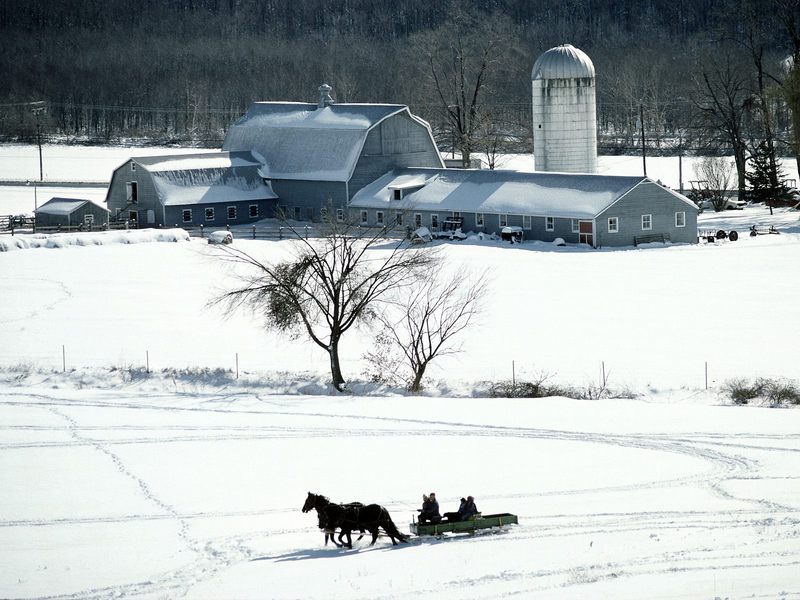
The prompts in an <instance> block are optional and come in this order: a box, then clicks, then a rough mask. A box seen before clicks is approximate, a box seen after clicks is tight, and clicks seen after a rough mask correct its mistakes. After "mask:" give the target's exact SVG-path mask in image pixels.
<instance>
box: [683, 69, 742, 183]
mask: <svg viewBox="0 0 800 600" xmlns="http://www.w3.org/2000/svg"><path fill="white" fill-rule="evenodd" d="M748 84H749V81H748V79H747V77H746V76H745V75H742V71H741V70H740V69H739V68H738V67H736V66H734V65H733V64H732V63H731V61H730V60H727V59H726V62H725V63H724V64H716V63H715V64H713V65H712V66H710V67H709V68H707V69H705V70H703V72H702V75H701V78H700V80H699V81H697V82H696V96H695V104H696V107H697V109H698V110H699V112H700V114H701V117H702V119H703V127H704V128H705V129H706V130H707V131H708V132H709V133H710V134H711V135H712V136H715V137H720V138H721V139H722V141H724V142H727V144H729V145H730V147H731V149H732V150H733V157H734V161H735V164H736V174H737V179H738V186H739V196H740V197H741V198H744V196H745V194H746V179H745V174H746V172H747V166H746V163H745V161H746V160H747V156H746V152H747V135H746V131H745V120H746V117H747V114H748V112H749V108H750V106H751V101H752V94H751V93H750V90H749V86H748Z"/></svg>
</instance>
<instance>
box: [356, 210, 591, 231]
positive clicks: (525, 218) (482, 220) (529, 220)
mask: <svg viewBox="0 0 800 600" xmlns="http://www.w3.org/2000/svg"><path fill="white" fill-rule="evenodd" d="M369 213H370V211H368V210H361V214H360V216H361V224H362V225H365V226H366V225H370V219H369V217H370V215H369ZM373 213H374V214H373V216H374V224H376V225H386V214H385V212H384V211H382V210H376V211H373ZM403 214H404V213H403V212H401V211H397V212H396V213H395V224H396V225H400V226H402V225H403ZM474 215H475V226H476V227H484V226H485V224H486V215H485V213H474ZM413 216H414V220H413V223H414V226H416V227H422V226H423V225H425V226H426V227H430V228H431V229H434V230H436V229H438V228H439V224H440V218H439V215H438V214H437V213H432V214H429V215H427V219H426V220H427V223H424V222H423V214H422V213H413ZM448 216H452V217H453V218H461V216H462V215H461V213H460V212H456V211H454V212H452V213H451V214H450V215H448ZM508 217H509V215H507V214H500V215H497V218H498V225H499V226H500V227H508V222H509V221H508ZM539 218H541V219H544V229H545V231H555V228H556V223H555V217H539ZM533 219H534V217H532V216H531V215H522V228H523V229H526V230H530V229H533ZM572 232H573V233H577V232H578V219H572Z"/></svg>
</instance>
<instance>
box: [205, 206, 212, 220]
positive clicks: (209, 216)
mask: <svg viewBox="0 0 800 600" xmlns="http://www.w3.org/2000/svg"><path fill="white" fill-rule="evenodd" d="M213 220H214V209H213V208H207V209H206V221H213Z"/></svg>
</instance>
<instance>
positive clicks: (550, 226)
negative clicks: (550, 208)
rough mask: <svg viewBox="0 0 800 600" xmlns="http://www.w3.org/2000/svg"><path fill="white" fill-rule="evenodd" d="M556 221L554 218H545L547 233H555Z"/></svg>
mask: <svg viewBox="0 0 800 600" xmlns="http://www.w3.org/2000/svg"><path fill="white" fill-rule="evenodd" d="M555 221H556V220H555V219H554V218H553V217H545V218H544V230H545V231H553V230H555V228H556V223H555Z"/></svg>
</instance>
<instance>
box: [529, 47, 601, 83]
mask: <svg viewBox="0 0 800 600" xmlns="http://www.w3.org/2000/svg"><path fill="white" fill-rule="evenodd" d="M583 77H594V64H593V63H592V59H591V58H589V57H588V56H587V55H586V53H585V52H584V51H583V50H579V49H578V48H576V47H575V46H573V45H572V44H564V45H563V46H556V47H555V48H550V50H548V51H547V52H545V53H544V54H542V55H541V56H540V57H539V58H537V59H536V62H535V63H533V70H532V71H531V79H573V78H583Z"/></svg>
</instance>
